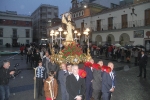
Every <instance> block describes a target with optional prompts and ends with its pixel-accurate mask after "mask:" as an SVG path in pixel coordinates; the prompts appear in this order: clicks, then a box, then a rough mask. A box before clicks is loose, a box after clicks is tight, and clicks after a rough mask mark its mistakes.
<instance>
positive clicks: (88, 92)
mask: <svg viewBox="0 0 150 100" xmlns="http://www.w3.org/2000/svg"><path fill="white" fill-rule="evenodd" d="M92 92H93V89H92V83H89V84H86V94H85V96H86V100H90V98H91V97H92Z"/></svg>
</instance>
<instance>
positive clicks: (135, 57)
mask: <svg viewBox="0 0 150 100" xmlns="http://www.w3.org/2000/svg"><path fill="white" fill-rule="evenodd" d="M137 59H138V57H135V63H134V65H135V66H137Z"/></svg>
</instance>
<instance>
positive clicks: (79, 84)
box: [66, 65, 85, 100]
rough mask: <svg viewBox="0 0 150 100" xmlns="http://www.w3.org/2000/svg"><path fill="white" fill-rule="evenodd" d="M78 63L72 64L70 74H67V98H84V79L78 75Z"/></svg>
mask: <svg viewBox="0 0 150 100" xmlns="http://www.w3.org/2000/svg"><path fill="white" fill-rule="evenodd" d="M78 71H79V69H78V65H73V66H72V74H71V75H69V76H67V79H66V88H67V92H68V93H69V100H81V99H83V100H84V97H83V96H84V93H85V80H84V79H83V78H81V77H80V76H79V75H78Z"/></svg>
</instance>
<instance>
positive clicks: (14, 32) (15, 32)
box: [13, 29, 17, 37]
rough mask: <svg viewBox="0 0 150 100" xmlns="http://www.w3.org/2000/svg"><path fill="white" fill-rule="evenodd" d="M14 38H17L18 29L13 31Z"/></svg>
mask: <svg viewBox="0 0 150 100" xmlns="http://www.w3.org/2000/svg"><path fill="white" fill-rule="evenodd" d="M13 37H17V29H13Z"/></svg>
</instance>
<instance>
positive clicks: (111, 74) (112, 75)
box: [109, 72, 114, 80]
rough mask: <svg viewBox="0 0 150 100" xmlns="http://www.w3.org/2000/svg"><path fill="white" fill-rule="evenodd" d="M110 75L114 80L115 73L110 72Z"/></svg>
mask: <svg viewBox="0 0 150 100" xmlns="http://www.w3.org/2000/svg"><path fill="white" fill-rule="evenodd" d="M109 75H110V77H111V79H112V80H113V79H114V74H113V72H110V73H109Z"/></svg>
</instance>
